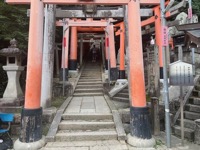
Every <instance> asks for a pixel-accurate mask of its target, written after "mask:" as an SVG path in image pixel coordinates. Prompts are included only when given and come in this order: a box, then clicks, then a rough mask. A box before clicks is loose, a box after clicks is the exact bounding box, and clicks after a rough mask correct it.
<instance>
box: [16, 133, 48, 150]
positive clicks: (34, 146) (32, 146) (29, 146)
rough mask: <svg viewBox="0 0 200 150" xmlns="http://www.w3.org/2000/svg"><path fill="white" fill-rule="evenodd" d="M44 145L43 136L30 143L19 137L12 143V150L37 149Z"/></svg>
mask: <svg viewBox="0 0 200 150" xmlns="http://www.w3.org/2000/svg"><path fill="white" fill-rule="evenodd" d="M44 145H45V136H42V139H40V140H39V141H36V142H32V143H23V142H21V141H20V140H19V139H18V140H17V141H16V142H15V143H14V150H38V149H40V148H42V147H43V146H44Z"/></svg>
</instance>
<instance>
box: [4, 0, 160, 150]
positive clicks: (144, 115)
mask: <svg viewBox="0 0 200 150" xmlns="http://www.w3.org/2000/svg"><path fill="white" fill-rule="evenodd" d="M5 1H6V2H7V3H10V4H31V10H30V27H29V47H28V65H27V80H26V81H27V84H26V93H25V106H24V109H23V110H22V122H21V134H20V138H19V140H18V141H17V142H16V143H15V147H14V148H15V149H19V150H27V149H35V150H36V149H39V148H41V147H42V146H43V145H44V139H43V138H42V132H41V116H42V108H41V107H40V95H41V69H42V45H43V43H42V42H43V18H44V17H43V16H44V15H43V11H44V4H59V5H77V4H78V5H80V4H82V5H86V4H95V5H128V30H129V31H128V37H129V39H128V43H129V44H128V45H129V51H128V57H129V88H130V94H129V95H130V99H131V107H130V111H131V133H130V135H129V136H128V142H129V144H131V145H134V146H136V147H140V146H141V145H142V146H145V147H152V146H153V145H154V144H155V140H154V139H153V138H152V136H151V131H150V123H149V120H148V119H149V118H148V108H147V106H146V94H145V81H144V68H143V52H142V39H141V19H140V4H141V5H158V4H160V0H112V1H111V0H95V1H93V0H91V1H88V0H81V1H79V0H5ZM141 143H142V144H141Z"/></svg>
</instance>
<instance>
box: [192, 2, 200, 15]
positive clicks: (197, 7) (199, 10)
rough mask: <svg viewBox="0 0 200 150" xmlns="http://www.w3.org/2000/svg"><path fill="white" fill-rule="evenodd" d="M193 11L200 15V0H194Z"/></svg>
mask: <svg viewBox="0 0 200 150" xmlns="http://www.w3.org/2000/svg"><path fill="white" fill-rule="evenodd" d="M192 8H193V13H194V14H197V15H198V16H199V17H200V0H192Z"/></svg>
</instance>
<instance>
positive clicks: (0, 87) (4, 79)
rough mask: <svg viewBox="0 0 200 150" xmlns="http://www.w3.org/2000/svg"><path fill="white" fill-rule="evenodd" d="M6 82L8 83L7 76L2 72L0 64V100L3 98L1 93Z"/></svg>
mask: <svg viewBox="0 0 200 150" xmlns="http://www.w3.org/2000/svg"><path fill="white" fill-rule="evenodd" d="M7 82H8V78H7V74H6V72H5V71H4V70H3V68H2V64H0V98H1V97H3V93H4V91H5V88H6V85H7Z"/></svg>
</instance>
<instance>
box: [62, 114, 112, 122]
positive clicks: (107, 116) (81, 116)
mask: <svg viewBox="0 0 200 150" xmlns="http://www.w3.org/2000/svg"><path fill="white" fill-rule="evenodd" d="M62 119H63V120H84V121H92V120H93V121H101V120H103V121H108V122H110V121H112V120H113V116H112V114H109V113H106V114H102V113H95V114H88V113H85V114H63V115H62Z"/></svg>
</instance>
